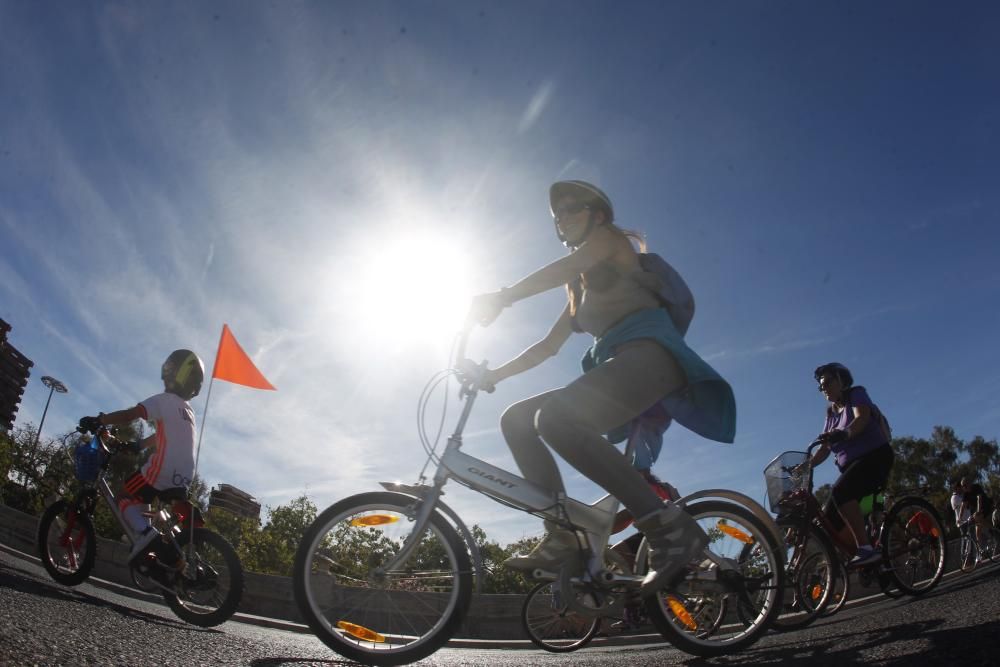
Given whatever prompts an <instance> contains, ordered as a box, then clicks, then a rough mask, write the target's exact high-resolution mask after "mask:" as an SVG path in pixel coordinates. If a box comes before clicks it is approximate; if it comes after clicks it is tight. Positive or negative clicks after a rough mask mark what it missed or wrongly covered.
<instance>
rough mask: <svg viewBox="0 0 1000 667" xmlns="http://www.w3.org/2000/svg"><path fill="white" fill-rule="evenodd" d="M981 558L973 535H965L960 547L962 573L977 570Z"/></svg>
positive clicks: (959, 559) (959, 557)
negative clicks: (978, 558) (977, 562)
mask: <svg viewBox="0 0 1000 667" xmlns="http://www.w3.org/2000/svg"><path fill="white" fill-rule="evenodd" d="M978 556H979V549H978V548H977V547H976V541H975V540H974V539H972V536H971V535H963V536H962V541H961V543H960V544H959V547H958V563H959V567H960V568H962V572H972V571H973V570H975V569H976V561H977V557H978Z"/></svg>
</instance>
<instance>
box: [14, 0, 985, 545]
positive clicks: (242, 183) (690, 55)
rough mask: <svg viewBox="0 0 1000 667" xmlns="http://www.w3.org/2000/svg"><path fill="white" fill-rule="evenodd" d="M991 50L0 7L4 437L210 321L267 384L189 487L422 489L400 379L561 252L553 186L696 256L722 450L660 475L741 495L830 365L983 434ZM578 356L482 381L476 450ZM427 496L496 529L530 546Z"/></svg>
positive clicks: (452, 23) (869, 33)
mask: <svg viewBox="0 0 1000 667" xmlns="http://www.w3.org/2000/svg"><path fill="white" fill-rule="evenodd" d="M997 34H1000V8H998V7H997V5H996V4H995V3H990V2H965V3H959V4H955V3H934V2H880V3H861V2H811V3H799V2H751V1H746V2H738V3H737V2H729V3H715V2H697V3H687V2H617V3H611V2H587V1H582V0H574V1H572V2H570V1H562V0H551V1H548V2H525V1H518V0H515V1H510V2H474V1H468V2H439V1H434V2H429V1H411V2H388V1H386V2H370V3H359V2H333V1H330V2H257V1H254V2H198V3H165V2H164V3H134V2H103V3H69V4H67V3H54V2H28V1H26V0H0V97H2V99H3V103H2V104H0V128H2V129H0V318H3V319H4V320H6V321H8V322H9V323H10V324H12V325H13V331H12V332H11V333H10V334H9V340H10V342H11V343H12V344H13V345H14V346H16V347H17V348H18V349H20V350H21V351H22V352H23V353H24V354H25V355H27V356H28V357H29V358H30V359H32V360H33V361H34V362H35V366H34V368H33V369H32V371H33V372H32V378H31V381H30V383H29V385H28V389H27V391H26V392H25V395H24V400H23V402H22V404H21V408H20V411H19V413H18V415H17V424H18V425H23V424H25V423H28V422H31V423H34V424H36V425H37V424H38V422H39V420H40V418H41V414H42V410H43V408H44V406H45V401H46V398H47V397H48V391H47V389H46V388H45V387H44V386H43V385H42V383H41V382H40V380H39V378H40V377H41V376H42V375H52V376H54V377H56V378H58V379H60V380H61V381H63V382H64V383H65V384H66V385H67V386H68V387H69V393H68V394H66V395H57V396H55V397H54V398H53V400H52V404H51V407H50V409H49V412H48V415H47V417H46V421H45V424H44V435H45V436H56V435H58V434H61V433H65V432H67V431H69V430H71V429H72V428H73V427H74V426H75V424H76V421H77V420H78V419H79V418H80V417H81V416H84V415H90V414H95V413H97V412H98V411H105V412H109V411H112V410H116V409H121V408H124V407H129V406H132V405H134V404H135V403H136V402H138V401H139V400H141V399H143V398H146V397H148V396H150V395H152V394H155V393H158V392H159V391H161V390H162V384H161V383H160V380H159V369H160V364H161V363H162V362H163V360H164V359H165V358H166V356H167V354H168V353H169V352H170V351H171V350H173V349H176V348H181V347H187V348H191V349H193V350H195V351H197V352H198V353H199V354H200V355H201V357H202V358H203V359H204V360H205V363H206V365H207V366H208V367H209V368H211V365H212V363H213V362H214V357H215V349H216V346H217V344H218V339H219V335H220V333H221V329H222V325H223V324H224V323H226V324H228V325H229V326H230V328H231V329H232V331H233V333H234V335H235V336H236V338H237V339H238V340H239V341H240V343H241V344H242V346H243V347H244V349H245V350H246V351H247V353H248V354H249V355H250V356H251V357H252V358H253V360H254V362H255V363H256V364H257V366H258V368H260V370H261V371H262V372H263V374H264V375H265V376H266V377H267V378H268V379H269V380H270V381H271V382H272V383H273V384H274V385H275V386H276V387H277V389H278V391H276V392H266V391H256V390H252V389H246V388H243V387H240V386H236V385H232V384H228V383H224V382H217V383H216V384H215V385H214V387H213V389H212V400H211V405H210V409H209V412H208V415H207V420H206V421H205V430H204V440H203V442H202V450H201V455H200V461H199V472H200V474H202V475H203V477H204V478H205V479H206V481H207V482H208V483H209V484H211V485H216V484H219V483H228V484H233V485H236V486H238V487H240V488H242V489H244V490H246V491H248V492H249V493H251V494H253V495H254V496H256V497H257V498H258V500H260V501H261V502H262V503H263V504H265V505H268V506H271V507H276V506H278V505H281V504H283V503H286V502H288V501H289V500H291V499H293V498H295V497H297V496H299V495H301V494H302V493H307V494H308V495H309V496H310V497H311V498H312V500H313V501H314V502H315V503H316V504H317V505H318V506H320V508H322V507H325V506H326V505H329V504H331V503H333V502H335V501H336V500H339V499H341V498H343V497H346V496H348V495H351V494H355V493H359V492H364V491H370V490H375V489H377V488H378V486H377V483H378V481H380V480H396V479H399V480H404V481H414V480H415V479H416V477H417V474H418V473H419V471H420V469H421V467H422V466H423V463H424V454H423V451H422V449H421V447H420V441H419V439H418V436H417V424H416V415H417V410H416V406H417V399H418V397H419V395H420V393H421V391H422V389H423V388H424V386H425V383H426V382H427V380H428V379H429V378H430V377H431V376H432V375H433V374H434V373H435V372H437V371H439V370H441V369H443V368H446V367H447V365H448V351H449V347H450V345H451V342H452V340H453V335H454V333H455V331H456V330H457V328H458V324H459V322H460V319H461V315H462V314H463V313H464V309H465V306H466V305H467V303H468V299H469V297H470V296H471V295H473V294H477V293H481V292H485V291H491V290H494V289H498V288H499V287H501V286H504V285H509V284H512V283H513V282H515V281H516V280H518V279H520V278H521V277H523V276H525V275H527V274H528V273H530V272H531V271H533V270H534V269H536V268H539V267H541V266H543V265H544V264H546V263H548V262H550V261H553V260H555V259H557V258H558V257H560V256H562V255H563V254H564V253H565V252H566V249H565V248H564V247H563V246H562V245H561V244H560V243H559V241H558V240H557V238H556V236H555V234H554V231H553V227H552V221H551V217H550V215H549V211H548V200H547V191H548V186H549V185H550V184H551V183H552V182H553V181H556V180H560V179H569V178H579V179H586V180H589V181H592V182H594V183H596V184H598V185H599V186H600V187H601V188H603V189H604V190H605V191H606V192H607V193H608V194H609V196H610V197H611V199H612V200H613V202H614V205H615V210H616V217H617V219H618V221H619V223H620V224H621V225H622V226H623V227H627V228H630V229H635V230H639V231H641V232H643V233H644V234H645V235H646V237H647V240H648V242H649V245H650V248H651V249H652V250H654V251H656V252H658V253H660V254H661V255H662V256H664V257H665V258H666V259H667V260H668V261H670V262H671V263H672V264H673V265H674V266H675V267H676V268H677V269H678V270H680V271H681V273H682V274H683V275H684V277H685V279H686V280H687V282H688V283H689V284H690V285H691V287H692V290H693V292H694V294H695V298H696V300H697V314H696V316H695V319H694V322H693V324H692V327H691V330H690V331H689V333H688V336H687V340H688V343H689V344H690V345H691V347H692V348H694V349H695V350H696V351H698V352H699V353H700V354H701V355H702V356H703V357H704V358H705V359H706V360H708V361H709V363H711V364H712V365H713V367H714V368H716V370H718V371H719V372H720V373H721V374H722V375H723V376H724V377H725V378H726V379H727V380H728V381H729V382H730V383H731V384H732V386H733V389H734V392H735V395H736V402H737V434H736V441H735V443H734V444H731V445H722V444H719V443H715V442H711V441H708V440H705V439H703V438H700V437H699V436H697V435H695V434H693V433H691V432H689V431H686V430H685V429H683V428H682V427H677V426H675V427H674V428H672V429H671V430H670V431H669V432H668V433H667V435H666V441H665V445H664V451H663V454H662V456H661V458H660V460H659V461H658V462H657V464H656V466H655V467H654V472H655V473H657V474H658V475H660V476H661V477H663V478H664V479H667V480H669V481H670V482H672V483H673V484H675V485H676V486H677V487H678V488H679V489H680V490H681V492H682V493H689V492H693V491H695V490H698V489H703V488H730V489H735V490H738V491H741V492H743V493H746V494H748V495H750V496H751V497H753V498H756V499H758V500H759V501H761V502H764V484H763V477H762V474H761V471H762V470H763V468H764V467H765V466H766V464H767V463H768V462H769V461H770V460H771V459H772V458H773V457H774V456H776V455H778V454H779V453H781V452H783V451H786V450H794V449H802V448H804V446H805V445H806V444H808V443H809V441H810V440H811V439H812V438H813V437H815V435H816V434H817V433H819V432H820V431H821V430H822V425H823V415H824V407H825V404H824V402H823V399H822V396H821V395H820V394H819V393H818V392H817V391H816V385H815V382H814V381H813V377H812V372H813V369H814V368H815V367H816V366H817V365H819V364H821V363H824V362H828V361H833V360H836V361H840V362H842V363H844V364H846V365H848V366H849V367H850V368H851V370H852V371H853V373H854V377H855V378H856V381H857V383H858V384H861V385H864V386H865V387H866V388H867V389H868V391H869V393H870V395H871V397H872V399H873V400H874V401H875V403H877V404H878V405H879V407H880V408H881V409H882V411H883V412H884V413H885V414H886V416H887V417H888V419H889V421H890V422H891V424H892V426H893V429H894V433H895V434H896V435H897V436H899V435H914V436H918V437H927V436H929V435H930V433H931V430H932V429H933V427H934V426H935V425H948V426H952V427H954V429H955V430H956V432H957V434H958V435H959V437H962V438H966V439H968V438H971V437H973V436H975V435H983V436H985V437H986V438H988V439H994V438H997V436H998V434H1000V401H998V398H997V397H998V395H1000V373H998V370H997V369H998V368H1000V351H998V346H997V342H996V341H997V331H998V330H1000V308H998V303H1000V265H998V263H997V254H998V251H1000V231H998V229H1000V225H998V223H1000V187H998V185H1000V157H998V156H1000V41H998V40H997V39H996V35H997ZM564 302H565V295H564V293H563V292H561V291H560V290H553V291H551V292H548V293H545V294H542V295H539V296H536V297H534V298H532V299H530V300H527V301H523V302H519V303H518V304H516V305H515V306H514V307H513V308H511V309H509V310H507V311H505V312H504V313H503V314H502V315H501V317H500V319H499V320H498V321H497V322H496V323H495V324H493V325H492V326H491V327H489V328H487V329H478V330H477V331H476V332H475V333H474V336H473V338H472V341H471V343H470V348H469V353H470V356H472V357H473V358H475V359H477V360H481V359H488V360H490V361H491V362H492V363H493V364H494V365H495V364H498V363H501V362H503V361H506V360H507V359H509V358H511V357H512V356H513V355H515V354H517V353H518V352H519V351H520V350H522V349H523V348H525V347H527V346H528V345H530V344H531V343H533V342H535V341H536V340H537V339H539V338H540V337H541V336H543V335H544V334H545V332H546V331H547V330H548V327H549V326H550V325H551V324H552V322H554V321H555V319H556V317H557V316H558V315H559V313H560V312H561V310H562V308H563V305H564ZM590 343H591V340H590V339H588V337H587V336H586V335H581V336H575V337H573V339H572V340H571V341H570V342H569V343H567V344H566V346H564V348H563V350H562V352H561V354H560V355H559V356H558V357H557V358H555V359H552V360H550V361H549V362H548V363H546V364H545V365H544V366H540V367H538V368H536V369H534V370H532V371H530V372H528V373H525V374H523V375H521V376H518V377H515V378H511V379H510V380H508V381H507V382H505V383H503V384H501V385H500V386H499V387H498V389H497V391H496V393H494V394H492V395H483V396H482V397H481V398H480V400H479V401H478V402H477V404H476V406H475V411H474V413H473V415H472V418H471V420H470V422H469V425H468V427H467V429H466V432H465V435H464V449H463V451H465V452H466V453H468V454H470V455H473V456H477V457H480V458H483V459H485V460H487V461H490V462H492V463H494V464H495V465H499V466H501V467H503V468H507V469H513V466H514V463H513V459H512V458H511V456H510V454H509V452H508V450H507V449H506V447H505V445H504V443H503V440H502V438H501V436H500V434H499V431H498V419H499V415H500V413H501V412H502V411H503V409H504V408H505V407H506V406H507V405H509V404H511V403H513V402H515V401H516V400H519V399H522V398H525V397H527V396H530V395H533V394H535V393H538V392H541V391H545V390H547V389H550V388H553V387H558V386H562V385H564V384H566V383H568V382H570V381H571V380H572V379H574V378H575V377H576V376H577V375H578V374H579V373H580V367H579V359H580V356H581V355H582V354H583V352H584V350H586V348H587V347H588V345H589V344H590ZM448 391H449V392H450V394H449V396H450V398H449V401H448V408H449V412H448V415H447V416H446V418H445V424H446V430H447V429H450V428H451V427H452V426H453V425H454V423H455V420H456V419H457V415H458V412H457V408H456V406H457V401H456V400H455V398H456V396H455V393H456V387H455V385H454V384H452V385H451V386H450V387H449V389H448ZM206 393H207V391H206V390H203V392H202V395H200V396H199V397H197V398H196V399H194V401H193V402H192V404H193V406H194V408H195V411H196V414H197V417H198V419H199V420H203V419H204V418H205V395H206ZM443 399H444V394H443V393H438V394H436V398H435V402H433V403H432V405H431V406H430V407H429V409H428V418H427V421H428V423H429V424H430V425H432V426H434V427H436V425H437V423H438V422H439V421H440V411H441V408H442V406H443ZM431 430H432V431H434V430H436V428H432V429H431ZM562 468H563V472H564V476H565V477H566V481H567V485H568V489H569V492H570V494H571V495H572V496H574V497H576V498H579V499H581V500H595V499H596V498H597V497H599V496H600V495H601V493H602V492H601V491H600V489H598V488H597V487H596V486H594V485H593V484H592V483H590V482H589V481H587V480H586V479H584V478H582V477H581V476H580V475H579V474H577V473H576V472H575V471H574V470H572V469H570V468H568V467H567V466H565V465H563V467H562ZM835 472H836V471H835V469H834V467H833V465H832V464H827V465H826V466H824V468H821V469H820V471H818V474H817V482H819V483H822V482H824V481H832V479H833V478H834V477H835ZM446 491H447V495H446V497H445V501H446V502H448V503H449V504H450V505H451V506H452V507H453V508H454V509H456V511H458V512H459V513H460V514H461V515H462V516H463V517H464V518H465V519H466V521H467V522H468V523H469V524H470V525H471V524H473V523H478V524H480V525H481V526H482V527H483V528H484V529H485V530H486V531H487V533H488V534H489V535H490V536H491V537H493V538H495V539H498V540H501V541H510V540H514V539H518V538H520V537H522V536H528V535H537V534H540V533H541V523H540V522H539V521H538V520H536V519H534V518H532V517H530V516H527V515H524V514H521V513H518V512H516V511H514V510H511V509H509V508H506V507H503V506H500V505H498V504H495V503H493V502H491V501H489V500H487V499H485V498H483V497H480V496H477V495H476V494H473V493H471V492H469V491H467V490H465V489H463V488H461V487H459V486H458V485H457V484H451V485H449V486H448V487H447V488H446Z"/></svg>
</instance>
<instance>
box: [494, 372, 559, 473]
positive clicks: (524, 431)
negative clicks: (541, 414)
mask: <svg viewBox="0 0 1000 667" xmlns="http://www.w3.org/2000/svg"><path fill="white" fill-rule="evenodd" d="M557 391H559V390H558V389H557V390H554V391H547V392H545V393H544V394H539V395H538V396H532V397H531V398H528V399H525V400H523V401H520V402H518V403H515V404H514V405H512V406H510V407H509V408H507V409H506V410H505V411H504V413H503V415H501V417H500V432H501V433H503V437H504V440H506V441H507V446H508V447H510V451H511V453H512V454H513V455H514V461H515V463H517V467H518V468H519V469H520V470H521V475H522V476H523V477H524V478H525V479H527V480H529V481H531V482H534V483H535V484H538V485H539V486H541V487H542V488H546V489H552V490H553V491H558V492H562V491H565V488H564V487H563V481H562V475H560V474H559V467H558V466H557V465H556V460H555V458H553V456H552V453H551V452H550V451H549V448H548V447H546V446H545V443H544V442H542V440H541V438H539V437H538V431H537V430H536V429H535V415H537V414H538V409H539V408H540V407H541V406H542V405H544V404H545V402H546V401H547V400H549V398H550V397H551V396H552V394H554V393H556V392H557Z"/></svg>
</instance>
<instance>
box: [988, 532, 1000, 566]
mask: <svg viewBox="0 0 1000 667" xmlns="http://www.w3.org/2000/svg"><path fill="white" fill-rule="evenodd" d="M987 535H988V537H987V540H988V542H989V547H990V562H996V561H998V560H1000V530H997V529H996V528H993V527H990V529H989V531H988V532H987Z"/></svg>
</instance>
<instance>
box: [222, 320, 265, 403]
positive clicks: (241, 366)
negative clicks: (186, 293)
mask: <svg viewBox="0 0 1000 667" xmlns="http://www.w3.org/2000/svg"><path fill="white" fill-rule="evenodd" d="M212 377H214V378H218V379H220V380H225V381H226V382H234V383H236V384H242V385H244V386H247V387H253V388H254V389H271V390H274V386H273V385H272V384H271V383H270V382H268V381H267V378H265V377H264V376H263V375H262V374H261V372H260V371H259V370H257V367H256V366H254V365H253V362H252V361H250V357H248V356H247V353H246V352H244V351H243V348H242V347H240V344H239V343H237V342H236V337H235V336H233V332H232V331H230V330H229V325H228V324H223V325H222V336H221V337H220V338H219V350H218V351H217V352H216V353H215V368H213V369H212Z"/></svg>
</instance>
